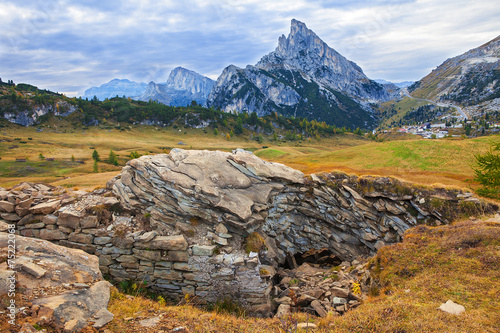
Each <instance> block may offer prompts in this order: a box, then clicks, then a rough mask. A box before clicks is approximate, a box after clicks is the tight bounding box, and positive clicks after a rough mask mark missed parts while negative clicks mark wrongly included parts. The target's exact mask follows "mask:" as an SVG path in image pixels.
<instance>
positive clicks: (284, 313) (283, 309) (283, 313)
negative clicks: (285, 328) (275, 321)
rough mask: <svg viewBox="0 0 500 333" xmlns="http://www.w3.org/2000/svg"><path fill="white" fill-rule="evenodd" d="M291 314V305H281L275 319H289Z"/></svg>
mask: <svg viewBox="0 0 500 333" xmlns="http://www.w3.org/2000/svg"><path fill="white" fill-rule="evenodd" d="M291 313H292V311H291V306H290V305H289V304H280V305H279V306H278V311H277V312H276V315H275V317H276V318H283V319H284V318H287V317H288V316H289V315H290V314H291Z"/></svg>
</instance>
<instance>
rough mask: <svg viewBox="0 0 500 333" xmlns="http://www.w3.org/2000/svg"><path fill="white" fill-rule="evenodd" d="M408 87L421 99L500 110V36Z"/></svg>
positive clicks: (453, 59)
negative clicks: (498, 101) (499, 102)
mask: <svg viewBox="0 0 500 333" xmlns="http://www.w3.org/2000/svg"><path fill="white" fill-rule="evenodd" d="M408 90H409V91H410V93H411V95H412V96H414V97H417V98H422V99H429V100H432V101H435V102H452V103H456V104H459V105H461V106H469V107H471V109H472V110H474V109H484V110H485V111H498V110H499V109H498V106H497V104H498V103H497V102H496V100H497V99H498V98H499V97H500V95H499V94H500V36H499V37H496V38H495V39H493V40H491V41H489V42H488V43H486V44H484V45H481V46H479V47H477V48H475V49H472V50H470V51H468V52H465V53H464V54H462V55H459V56H456V57H454V58H451V59H448V60H446V61H445V62H443V63H442V64H441V65H439V66H438V67H437V68H436V69H434V70H433V71H432V72H431V73H430V74H429V75H427V76H426V77H424V78H422V79H421V80H420V81H417V82H415V83H414V84H413V85H411V86H410V87H409V89H408Z"/></svg>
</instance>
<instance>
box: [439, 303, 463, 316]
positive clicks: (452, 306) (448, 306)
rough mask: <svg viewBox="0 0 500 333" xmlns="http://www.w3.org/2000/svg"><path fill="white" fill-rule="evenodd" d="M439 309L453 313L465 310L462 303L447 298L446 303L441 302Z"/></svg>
mask: <svg viewBox="0 0 500 333" xmlns="http://www.w3.org/2000/svg"><path fill="white" fill-rule="evenodd" d="M439 310H441V311H444V312H447V313H451V314H454V315H459V314H461V313H462V312H464V311H465V307H464V306H463V305H460V304H457V303H455V302H453V301H452V300H448V301H447V302H446V303H443V304H441V306H440V307H439Z"/></svg>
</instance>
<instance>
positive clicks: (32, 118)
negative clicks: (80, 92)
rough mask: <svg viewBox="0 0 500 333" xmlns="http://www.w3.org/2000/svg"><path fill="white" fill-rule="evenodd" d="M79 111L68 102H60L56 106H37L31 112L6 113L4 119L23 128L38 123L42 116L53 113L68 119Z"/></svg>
mask: <svg viewBox="0 0 500 333" xmlns="http://www.w3.org/2000/svg"><path fill="white" fill-rule="evenodd" d="M76 110H77V107H76V106H73V105H71V104H69V103H67V102H59V103H57V104H56V105H36V106H34V107H33V108H30V109H29V110H17V111H16V112H4V114H3V117H4V118H5V119H7V120H8V121H10V122H11V123H14V124H18V125H21V126H31V125H34V124H36V123H37V122H38V119H39V118H40V117H41V116H44V115H46V114H49V113H53V114H54V115H56V116H61V117H66V116H69V115H70V114H72V113H73V112H75V111H76Z"/></svg>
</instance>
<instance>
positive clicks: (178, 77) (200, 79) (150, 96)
mask: <svg viewBox="0 0 500 333" xmlns="http://www.w3.org/2000/svg"><path fill="white" fill-rule="evenodd" d="M214 83H215V81H214V80H212V79H210V78H208V77H206V76H203V75H200V74H198V73H196V72H193V71H190V70H188V69H185V68H182V67H177V68H175V69H173V70H172V72H170V75H169V76H168V80H167V82H166V83H160V84H156V83H154V82H150V83H149V84H148V86H147V89H146V91H145V92H144V94H142V95H141V96H140V97H139V98H138V99H139V100H142V101H149V100H156V101H158V102H160V103H163V104H167V105H172V106H186V105H187V104H190V103H191V101H196V102H197V103H198V104H200V105H203V104H205V102H206V100H207V97H208V94H209V93H210V91H211V90H212V86H213V85H214Z"/></svg>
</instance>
